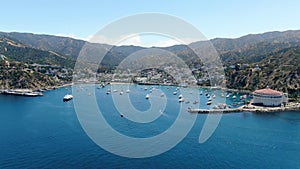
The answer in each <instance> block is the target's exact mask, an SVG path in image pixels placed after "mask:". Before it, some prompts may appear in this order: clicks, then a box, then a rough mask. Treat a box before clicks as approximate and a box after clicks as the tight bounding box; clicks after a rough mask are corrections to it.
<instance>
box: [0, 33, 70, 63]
mask: <svg viewBox="0 0 300 169" xmlns="http://www.w3.org/2000/svg"><path fill="white" fill-rule="evenodd" d="M0 54H3V55H5V56H7V57H8V58H9V59H10V60H13V61H18V62H24V63H38V64H45V65H57V66H60V67H67V68H72V67H74V64H75V59H70V58H68V57H65V56H63V55H61V54H58V53H56V52H53V51H44V50H39V49H35V48H31V47H28V46H27V45H25V44H22V43H19V42H17V41H13V40H11V39H8V38H6V37H0Z"/></svg>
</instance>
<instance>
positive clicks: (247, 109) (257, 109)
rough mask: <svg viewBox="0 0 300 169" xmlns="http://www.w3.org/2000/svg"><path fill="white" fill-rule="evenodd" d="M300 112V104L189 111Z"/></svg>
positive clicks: (189, 110) (193, 111)
mask: <svg viewBox="0 0 300 169" xmlns="http://www.w3.org/2000/svg"><path fill="white" fill-rule="evenodd" d="M296 110H300V103H289V104H288V105H287V106H285V107H283V106H281V107H262V106H252V105H251V106H247V105H244V106H241V107H238V108H226V109H188V112H190V113H199V114H209V113H237V112H253V113H270V112H284V111H296Z"/></svg>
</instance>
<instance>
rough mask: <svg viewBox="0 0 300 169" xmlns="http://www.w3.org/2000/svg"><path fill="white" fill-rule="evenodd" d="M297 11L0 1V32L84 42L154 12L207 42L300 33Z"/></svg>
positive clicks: (216, 0) (278, 5)
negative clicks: (180, 23)
mask: <svg viewBox="0 0 300 169" xmlns="http://www.w3.org/2000/svg"><path fill="white" fill-rule="evenodd" d="M0 1H1V0H0ZM299 9H300V1H299V0H290V1H288V0H286V1H284V0H280V1H279V0H251V1H247V2H245V1H241V0H205V1H204V0H203V1H201V0H192V1H184V0H148V1H146V0H144V1H142V0H127V1H125V0H105V1H101V0H19V1H17V0H9V1H1V13H2V16H1V17H0V31H6V32H11V31H18V32H32V33H45V34H52V35H64V36H72V37H77V38H83V39H86V38H88V37H89V36H91V35H93V34H94V33H96V32H97V31H98V30H99V29H101V28H103V27H104V26H105V25H107V24H109V23H111V22H113V21H115V20H117V19H120V18H122V17H125V16H129V15H132V14H138V13H144V12H158V13H164V14H170V15H173V16H177V17H179V18H181V19H184V20H186V21H187V22H189V23H191V24H192V25H194V26H195V27H197V28H198V29H199V30H200V31H201V32H202V33H203V34H204V35H205V36H206V37H207V38H209V39H211V38H215V37H227V38H234V37H239V36H242V35H246V34H249V33H262V32H267V31H275V30H278V31H283V30H290V29H300V12H299Z"/></svg>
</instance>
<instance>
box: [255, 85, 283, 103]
mask: <svg viewBox="0 0 300 169" xmlns="http://www.w3.org/2000/svg"><path fill="white" fill-rule="evenodd" d="M286 103H287V94H285V93H282V92H280V91H277V90H272V89H270V88H268V87H267V88H265V89H259V90H255V91H254V92H253V104H254V105H261V106H281V105H282V104H286Z"/></svg>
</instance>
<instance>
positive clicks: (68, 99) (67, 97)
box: [63, 94, 73, 102]
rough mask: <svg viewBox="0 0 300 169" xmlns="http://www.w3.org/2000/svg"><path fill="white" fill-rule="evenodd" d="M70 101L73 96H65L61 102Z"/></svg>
mask: <svg viewBox="0 0 300 169" xmlns="http://www.w3.org/2000/svg"><path fill="white" fill-rule="evenodd" d="M72 99H73V96H72V95H70V94H66V95H65V96H64V98H63V101H64V102H67V101H70V100H72Z"/></svg>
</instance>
